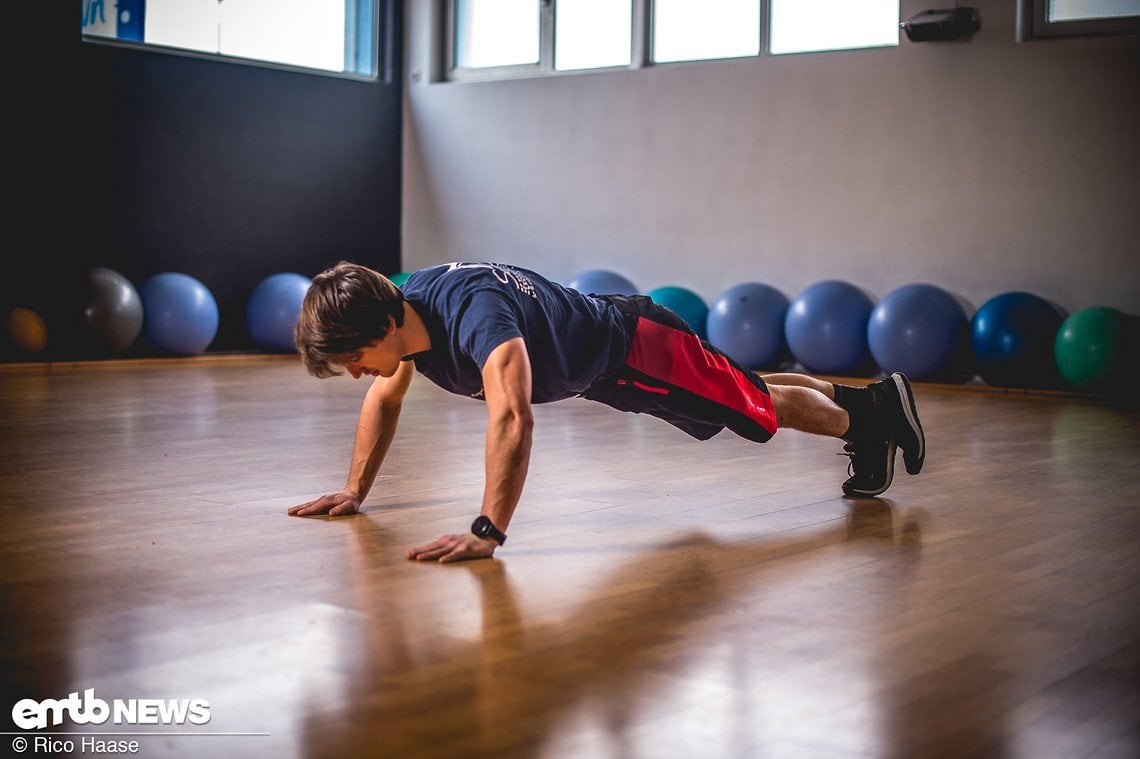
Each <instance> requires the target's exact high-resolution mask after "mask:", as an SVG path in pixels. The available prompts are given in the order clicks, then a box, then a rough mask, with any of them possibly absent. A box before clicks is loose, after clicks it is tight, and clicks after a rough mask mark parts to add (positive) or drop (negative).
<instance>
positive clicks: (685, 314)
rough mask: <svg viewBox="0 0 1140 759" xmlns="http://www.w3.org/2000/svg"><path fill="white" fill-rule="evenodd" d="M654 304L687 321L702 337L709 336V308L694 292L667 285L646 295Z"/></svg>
mask: <svg viewBox="0 0 1140 759" xmlns="http://www.w3.org/2000/svg"><path fill="white" fill-rule="evenodd" d="M646 295H648V296H649V299H650V300H652V301H653V302H654V303H656V304H658V305H660V306H664V307H665V308H667V309H669V310H670V311H672V312H673V313H675V314H676V315H677V316H679V317H681V318H682V319H684V320H685V323H686V324H688V325H689V328H690V329H691V330H693V331H694V332H696V333H697V334H698V335H700V337H701V339H704V338H706V337H707V336H708V319H709V307H708V304H706V303H705V301H704V299H703V298H702V297H701V296H699V295H697V294H696V293H695V292H693V291H692V290H689V289H687V288H684V287H676V286H674V285H667V286H665V287H658V288H655V289H653V290H650V291H649V292H647V293H646Z"/></svg>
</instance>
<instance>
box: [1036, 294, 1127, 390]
mask: <svg viewBox="0 0 1140 759" xmlns="http://www.w3.org/2000/svg"><path fill="white" fill-rule="evenodd" d="M1126 321H1127V319H1126V317H1125V315H1124V314H1123V313H1122V312H1120V311H1117V310H1116V309H1115V308H1109V307H1107V306H1093V307H1092V308H1085V309H1082V310H1080V311H1077V312H1075V313H1073V314H1071V315H1070V316H1069V318H1067V319H1065V320H1064V321H1063V322H1062V323H1061V328H1060V329H1059V330H1058V331H1057V338H1056V340H1055V341H1054V343H1053V356H1054V358H1055V359H1056V361H1057V369H1058V370H1059V371H1060V372H1061V376H1062V377H1064V378H1065V380H1066V381H1067V382H1069V383H1070V384H1073V385H1076V386H1077V387H1093V386H1096V385H1101V384H1105V383H1107V382H1108V381H1109V380H1111V379H1114V378H1115V377H1114V375H1116V374H1117V372H1118V370H1119V369H1120V367H1121V366H1122V365H1123V363H1124V362H1123V361H1122V357H1123V356H1124V350H1125V335H1126V329H1125V326H1126Z"/></svg>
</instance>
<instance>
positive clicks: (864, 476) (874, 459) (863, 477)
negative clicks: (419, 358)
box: [843, 437, 895, 498]
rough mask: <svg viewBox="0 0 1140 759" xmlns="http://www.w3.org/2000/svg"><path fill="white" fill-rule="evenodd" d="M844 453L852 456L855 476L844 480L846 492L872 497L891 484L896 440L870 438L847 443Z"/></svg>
mask: <svg viewBox="0 0 1140 759" xmlns="http://www.w3.org/2000/svg"><path fill="white" fill-rule="evenodd" d="M843 453H844V454H846V455H847V456H849V457H851V462H850V464H849V465H848V469H849V471H850V474H851V476H850V477H848V478H847V480H846V481H845V482H844V483H843V494H844V495H848V496H861V497H864V498H870V497H873V496H877V495H879V494H880V493H882V492H883V491H884V490H886V489H887V488H889V487H890V486H891V480H893V479H894V476H895V441H893V440H891V439H889V438H886V437H870V438H867V439H865V440H861V441H859V442H858V443H847V444H846V445H845V446H843Z"/></svg>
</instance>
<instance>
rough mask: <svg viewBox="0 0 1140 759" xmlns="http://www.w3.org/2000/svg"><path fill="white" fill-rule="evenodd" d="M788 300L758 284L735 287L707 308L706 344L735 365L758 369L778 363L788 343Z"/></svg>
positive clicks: (726, 291)
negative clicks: (786, 325) (732, 360)
mask: <svg viewBox="0 0 1140 759" xmlns="http://www.w3.org/2000/svg"><path fill="white" fill-rule="evenodd" d="M787 314H788V298H787V296H786V295H784V294H783V293H782V292H780V291H779V290H777V289H776V288H774V287H772V286H771V285H765V284H762V283H760V282H743V283H741V284H739V285H734V286H732V287H730V288H728V289H727V290H725V291H724V292H723V293H721V294H720V295H719V296H717V298H716V300H714V301H713V303H712V306H710V307H709V316H708V340H709V342H710V343H712V344H713V345H715V346H716V347H717V348H719V349H721V350H722V351H724V352H725V353H727V354H728V355H729V356H730V357H731V358H733V359H734V360H735V361H736V362H737V363H740V364H742V365H744V366H746V367H748V368H749V369H761V368H765V367H770V366H773V365H774V364H776V363H777V360H778V359H779V357H780V354H781V353H782V352H783V350H784V348H785V347H786V345H787V343H786V341H785V339H784V318H785V317H786V316H787Z"/></svg>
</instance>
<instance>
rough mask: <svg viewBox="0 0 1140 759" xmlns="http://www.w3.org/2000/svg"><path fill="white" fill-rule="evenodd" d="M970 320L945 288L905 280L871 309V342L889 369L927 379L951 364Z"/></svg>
mask: <svg viewBox="0 0 1140 759" xmlns="http://www.w3.org/2000/svg"><path fill="white" fill-rule="evenodd" d="M967 324H968V320H967V318H966V311H965V310H964V309H963V308H962V305H961V304H960V303H959V302H958V299H957V298H955V297H954V296H953V295H951V294H950V293H948V292H947V291H945V290H943V289H942V288H940V287H936V286H934V285H930V284H922V283H920V284H913V285H904V286H903V287H900V288H898V289H895V290H892V291H891V292H889V293H887V294H886V295H885V296H883V298H882V300H880V301H879V302H878V303H876V304H875V307H874V308H873V309H872V310H871V318H870V321H869V322H868V324H867V346H868V348H869V349H870V351H871V356H872V357H873V358H874V359H875V363H877V364H878V365H879V366H880V367H881V368H882V369H883V371H885V372H886V373H888V374H890V373H891V372H902V373H903V374H905V375H907V376H908V377H910V378H911V379H926V378H930V377H934V376H936V375H939V374H940V373H942V372H943V371H945V370H946V369H947V368H948V367H949V366H950V364H951V360H952V359H953V358H954V356H955V353H956V352H957V349H958V346H959V345H961V343H962V341H963V339H964V337H965V333H966V327H967Z"/></svg>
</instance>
